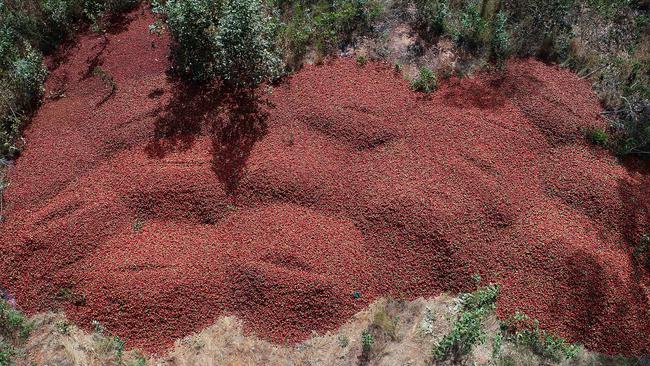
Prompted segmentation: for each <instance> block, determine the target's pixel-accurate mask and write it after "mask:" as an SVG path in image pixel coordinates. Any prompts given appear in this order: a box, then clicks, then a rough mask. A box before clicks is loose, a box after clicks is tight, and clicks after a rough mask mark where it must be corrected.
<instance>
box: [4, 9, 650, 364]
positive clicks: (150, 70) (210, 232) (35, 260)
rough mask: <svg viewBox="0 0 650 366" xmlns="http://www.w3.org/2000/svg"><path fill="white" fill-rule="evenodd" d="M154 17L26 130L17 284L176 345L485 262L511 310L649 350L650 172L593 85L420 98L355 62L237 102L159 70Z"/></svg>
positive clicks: (74, 80) (155, 346)
mask: <svg viewBox="0 0 650 366" xmlns="http://www.w3.org/2000/svg"><path fill="white" fill-rule="evenodd" d="M131 18H133V19H131ZM131 20H132V22H130V21H131ZM152 22H153V19H152V17H151V16H150V15H148V14H140V12H136V13H134V14H132V15H131V16H130V17H129V19H127V21H125V23H124V25H123V26H122V27H120V28H118V29H114V30H113V31H112V32H111V33H110V34H108V35H107V37H106V38H104V37H101V36H96V35H87V36H83V37H81V38H80V40H79V42H78V43H77V44H76V45H75V46H73V47H71V48H69V49H67V50H65V51H62V52H61V54H60V55H58V56H59V57H58V60H56V61H57V62H59V63H61V66H59V67H57V68H56V69H55V70H54V71H53V72H52V74H51V75H50V78H49V80H48V82H47V93H48V94H49V95H54V94H59V93H58V92H60V91H65V97H64V98H60V99H50V100H47V101H46V102H45V104H44V105H43V107H42V108H41V109H40V111H39V112H38V115H37V116H36V117H35V118H34V120H33V122H32V123H31V125H30V127H29V128H28V129H27V131H26V140H27V148H26V150H25V152H24V154H23V155H22V156H21V157H20V158H19V159H18V161H17V163H16V166H15V167H14V168H13V169H12V171H11V172H10V179H11V186H10V188H9V189H8V190H7V192H6V195H5V196H6V197H5V198H6V203H7V204H8V212H7V220H6V222H4V223H3V224H1V226H0V237H2V238H3V240H2V244H0V245H2V253H3V255H2V257H1V258H0V286H1V287H4V288H7V289H9V290H10V291H11V292H12V293H13V294H14V295H15V297H16V299H17V302H18V304H19V305H20V306H22V307H24V308H25V309H27V310H28V311H31V312H36V311H42V310H46V309H48V308H51V307H65V309H66V312H67V313H68V315H69V316H70V317H71V318H72V319H74V320H75V321H77V322H79V323H80V324H83V325H89V324H90V323H91V321H92V320H98V321H99V322H100V323H102V324H104V325H106V326H107V327H108V329H110V330H111V331H113V332H114V333H116V334H117V335H119V336H120V337H122V338H126V339H128V340H129V345H130V346H136V347H144V348H145V349H146V350H148V351H153V352H158V351H162V350H164V349H165V348H166V347H168V346H170V345H171V343H172V342H173V340H174V339H176V338H179V337H181V336H184V335H186V334H188V333H191V332H193V331H197V330H200V329H202V328H203V327H205V326H207V325H209V324H211V323H212V322H213V321H214V320H215V319H216V318H217V317H218V316H220V315H223V314H236V315H238V316H240V317H242V318H243V319H244V320H245V322H246V326H247V327H248V329H249V330H252V331H255V332H257V333H259V334H260V335H262V336H264V337H267V338H269V339H272V340H275V341H285V340H286V341H299V340H301V339H304V338H305V337H307V336H309V335H310V333H311V332H312V331H313V330H315V331H319V332H323V331H326V330H330V329H334V328H336V327H338V326H339V325H341V324H342V323H343V322H344V321H345V319H346V318H347V317H349V316H351V315H352V314H354V313H355V312H357V311H358V310H360V309H361V308H362V307H364V306H365V305H367V304H368V303H369V302H370V301H371V300H373V299H374V298H376V297H378V296H384V295H393V296H406V297H409V298H413V297H417V296H433V295H437V294H439V293H440V292H443V291H460V290H466V289H470V288H472V286H473V282H472V279H471V277H472V275H473V274H475V273H480V274H481V276H482V277H483V280H484V281H489V282H496V283H499V284H501V285H502V286H503V288H502V295H501V298H500V300H499V304H498V306H499V311H500V313H501V315H503V316H506V315H508V314H511V313H512V312H513V311H515V310H516V309H520V310H523V311H525V312H527V313H528V314H529V315H531V316H534V317H537V318H539V319H540V321H541V325H542V326H543V327H545V328H548V329H552V330H554V331H556V332H557V333H559V334H560V335H562V336H565V337H568V338H569V339H570V340H572V341H578V342H581V343H583V344H585V345H586V346H587V347H588V348H590V349H592V350H595V351H601V352H607V353H624V354H642V353H648V352H650V345H649V344H648V337H647V335H648V334H650V321H649V320H648V319H650V317H649V316H648V311H649V309H650V305H649V303H650V300H649V295H648V283H649V282H650V280H649V278H648V273H647V272H646V271H644V270H643V269H641V268H640V267H638V266H636V265H635V264H634V263H633V261H632V257H631V252H632V250H633V249H632V247H631V245H630V243H632V242H634V241H636V240H637V238H638V237H639V235H640V234H641V233H644V232H650V214H649V210H650V191H649V187H650V183H649V182H648V179H649V178H648V177H649V176H648V175H647V174H645V175H644V174H642V173H641V172H639V171H635V170H634V169H632V168H629V167H627V168H626V167H624V166H622V165H619V164H617V163H616V162H615V159H614V158H613V157H611V156H609V155H608V153H607V152H605V151H602V150H598V149H597V148H594V147H590V146H588V145H587V144H586V143H585V141H584V137H583V133H582V132H580V130H579V129H580V128H584V127H588V126H601V125H604V121H602V120H601V119H600V117H599V112H600V110H601V109H600V107H599V105H598V101H597V99H596V97H595V95H594V94H593V93H592V91H591V89H590V86H589V85H588V84H587V83H586V82H584V81H581V80H579V79H578V78H577V77H576V76H574V75H572V74H571V73H570V72H568V71H566V70H561V69H558V68H556V67H552V66H547V65H544V64H542V63H540V62H537V61H532V60H528V61H513V62H511V63H510V64H509V65H508V69H507V72H505V73H504V74H501V75H491V76H490V75H485V76H479V77H475V78H472V79H465V80H462V81H458V80H452V81H451V82H449V83H446V84H444V85H443V86H442V87H441V88H440V90H439V91H438V92H436V93H435V94H433V95H432V96H431V98H430V99H424V98H423V97H422V95H421V94H416V93H413V92H411V91H409V89H408V84H407V82H406V81H404V80H403V79H402V78H401V77H400V76H399V75H395V74H394V73H393V71H392V69H390V68H389V67H387V66H385V65H381V64H368V65H366V66H365V67H363V68H361V67H359V66H357V65H356V64H355V62H354V61H352V60H343V59H341V60H336V61H333V62H331V63H328V64H326V65H323V66H311V67H307V68H306V69H305V70H304V71H301V72H300V73H298V74H296V75H294V76H292V77H290V78H289V79H288V80H286V81H285V82H283V83H281V84H279V85H278V86H276V87H274V88H272V89H271V88H266V87H264V88H262V89H261V90H260V93H259V94H260V95H262V97H261V98H260V99H259V100H257V101H254V102H248V103H245V104H243V105H242V104H240V105H239V106H238V107H234V106H235V104H236V103H235V101H234V100H233V98H232V97H231V96H227V95H222V94H220V93H219V92H218V91H214V90H207V89H203V90H200V89H196V88H194V89H192V88H188V87H184V86H182V85H181V84H179V83H177V82H175V81H174V80H173V79H171V78H169V77H168V76H167V75H166V74H165V71H166V70H167V69H168V67H169V63H168V59H167V52H168V44H167V43H168V41H167V39H166V38H165V37H164V36H163V37H157V36H154V35H150V34H149V33H148V30H147V26H148V25H149V24H151V23H152ZM152 42H154V43H155V47H152ZM54 62H55V60H52V63H54ZM97 66H99V67H101V69H103V70H105V71H106V72H107V73H108V74H109V75H111V76H112V77H113V78H114V80H115V82H116V84H117V90H116V91H115V93H113V94H111V88H110V86H108V85H107V84H106V83H105V82H103V81H102V80H101V79H100V78H98V77H97V76H95V75H93V70H94V69H95V67H97ZM355 291H358V292H359V294H360V295H361V297H360V298H359V299H356V298H355V296H353V293H354V292H355Z"/></svg>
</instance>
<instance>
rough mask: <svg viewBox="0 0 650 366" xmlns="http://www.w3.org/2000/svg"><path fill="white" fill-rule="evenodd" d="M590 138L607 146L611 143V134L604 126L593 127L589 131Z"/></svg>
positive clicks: (598, 143)
mask: <svg viewBox="0 0 650 366" xmlns="http://www.w3.org/2000/svg"><path fill="white" fill-rule="evenodd" d="M587 136H588V138H589V140H590V141H591V142H592V143H594V144H596V145H600V146H607V145H608V144H609V134H608V133H607V131H605V130H604V129H602V128H593V129H590V130H589V131H588V132H587Z"/></svg>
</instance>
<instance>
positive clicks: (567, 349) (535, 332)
mask: <svg viewBox="0 0 650 366" xmlns="http://www.w3.org/2000/svg"><path fill="white" fill-rule="evenodd" d="M502 328H504V330H505V331H506V334H507V339H508V340H509V341H511V342H513V343H515V344H517V345H521V346H524V347H528V348H530V349H531V351H533V352H534V353H535V354H537V355H540V356H542V357H544V358H547V359H550V360H553V361H556V362H559V361H562V360H563V359H567V360H570V359H572V358H573V357H575V356H576V355H577V353H578V351H579V348H578V346H576V345H574V344H571V343H569V342H567V341H566V340H564V339H563V338H560V337H557V336H554V335H552V334H550V333H548V332H546V331H545V330H543V329H540V327H539V321H538V320H537V319H531V318H530V317H528V315H526V314H523V313H520V312H516V313H515V314H514V315H512V316H511V317H510V318H509V319H508V320H507V321H506V323H505V324H504V325H503V326H502Z"/></svg>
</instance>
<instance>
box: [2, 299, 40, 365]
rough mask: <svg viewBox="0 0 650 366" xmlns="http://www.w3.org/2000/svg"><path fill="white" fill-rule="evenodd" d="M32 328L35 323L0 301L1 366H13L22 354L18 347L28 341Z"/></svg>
mask: <svg viewBox="0 0 650 366" xmlns="http://www.w3.org/2000/svg"><path fill="white" fill-rule="evenodd" d="M32 328H33V323H32V322H31V321H29V320H28V319H27V318H26V317H25V316H24V315H23V314H22V313H21V312H19V311H18V310H16V309H14V307H13V306H12V305H11V304H9V303H8V302H6V301H4V300H0V366H9V365H12V364H13V363H12V360H13V358H14V357H15V356H17V355H18V354H19V353H20V350H19V349H18V348H17V347H18V346H19V345H20V344H22V343H23V342H25V341H26V340H27V338H28V337H29V333H30V332H31V331H32Z"/></svg>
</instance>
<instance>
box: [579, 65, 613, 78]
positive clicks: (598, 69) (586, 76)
mask: <svg viewBox="0 0 650 366" xmlns="http://www.w3.org/2000/svg"><path fill="white" fill-rule="evenodd" d="M606 67H609V64H604V65H602V66H601V67H598V68H596V69H594V70H592V71H591V72H590V73H588V74H587V75H585V76H581V77H580V79H586V78H588V77H590V76H591V75H593V74H595V73H597V72H598V71H600V70H602V69H604V68H606Z"/></svg>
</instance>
